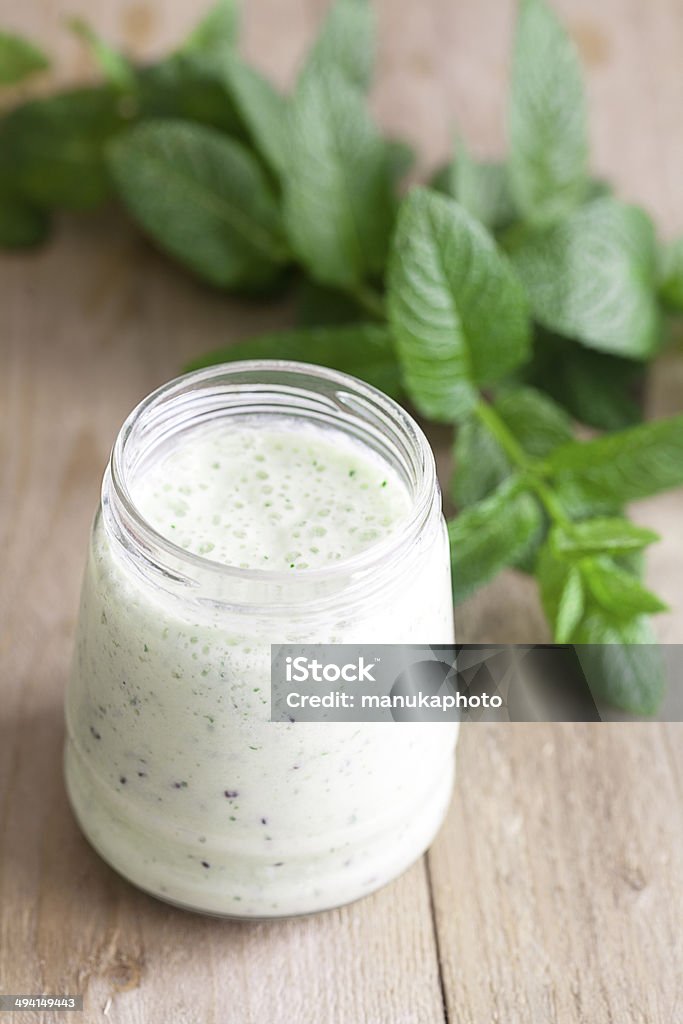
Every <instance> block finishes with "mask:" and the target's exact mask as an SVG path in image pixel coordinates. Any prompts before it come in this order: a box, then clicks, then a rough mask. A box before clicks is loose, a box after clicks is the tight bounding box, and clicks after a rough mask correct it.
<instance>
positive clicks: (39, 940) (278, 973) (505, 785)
mask: <svg viewBox="0 0 683 1024" xmlns="http://www.w3.org/2000/svg"><path fill="white" fill-rule="evenodd" d="M324 6H325V4H324V3H323V2H319V0H258V2H256V0H253V2H251V3H246V4H245V7H246V15H245V49H246V51H247V52H248V53H249V55H250V56H252V57H253V59H254V60H255V61H256V62H257V63H258V64H259V65H260V66H261V67H263V68H264V69H266V70H268V72H269V73H271V74H272V75H273V77H274V78H275V79H277V80H278V81H279V82H282V83H285V82H287V81H288V80H289V79H290V78H291V74H292V70H293V68H294V66H295V64H296V61H297V59H298V58H299V55H300V54H301V52H302V48H303V46H304V45H305V43H306V41H307V40H308V39H309V38H310V37H311V35H312V33H313V31H314V26H315V23H316V20H317V19H318V17H319V16H320V14H321V11H322V9H323V8H324ZM377 7H378V10H379V15H380V24H381V48H380V59H379V79H378V83H377V88H376V90H375V94H374V97H373V105H374V108H375V111H376V113H377V115H378V117H379V118H380V120H381V121H382V123H383V125H384V126H385V127H386V128H387V129H389V130H391V131H392V132H393V133H395V134H397V135H401V136H404V137H406V138H408V139H410V140H412V141H414V142H415V143H417V144H418V146H419V147H420V151H421V154H422V157H421V169H422V171H426V170H427V169H429V168H431V167H432V166H434V165H435V163H437V162H438V161H439V160H440V159H442V158H443V157H444V156H445V154H446V153H447V151H448V146H449V135H450V130H451V126H452V123H453V122H454V120H455V119H456V118H457V121H458V124H459V125H460V127H461V129H462V130H463V132H464V133H465V134H466V136H467V137H468V139H469V140H471V143H472V145H473V148H474V149H475V150H476V151H477V152H479V153H482V154H486V153H495V152H497V151H500V150H501V147H502V117H503V97H504V89H505V78H506V68H507V53H508V46H509V34H510V29H511V24H512V3H511V2H508V0H422V2H420V3H415V2H414V0H381V2H379V3H378V4H377ZM557 7H558V9H559V10H560V11H561V13H562V14H563V16H564V17H565V18H566V20H567V22H568V24H569V25H570V27H571V29H572V31H573V32H574V35H575V37H576V38H577V40H578V42H579V45H580V47H581V50H582V53H583V56H584V59H585V61H586V64H587V69H588V79H589V90H590V96H591V102H592V108H591V111H592V113H591V130H592V135H593V139H594V149H595V154H596V159H595V164H596V168H597V169H598V170H599V171H600V172H602V173H604V174H609V176H610V177H612V178H613V179H615V180H616V181H617V183H618V185H619V189H620V192H621V193H622V194H623V195H624V196H626V197H628V198H631V199H634V200H637V201H640V202H643V203H644V204H646V205H647V206H648V207H649V208H650V209H651V210H653V211H654V212H655V213H656V215H657V217H658V221H659V224H660V226H661V228H662V230H663V231H665V232H666V233H673V232H675V231H680V230H682V229H683V190H682V189H680V185H679V182H680V168H681V167H682V166H683V132H681V131H680V111H681V110H683V74H681V70H680V68H681V64H682V62H683V4H681V3H680V2H679V0H649V2H648V3H647V4H642V3H640V2H639V0H601V3H600V4H599V5H597V4H595V3H594V2H591V0H561V2H559V0H558V3H557ZM66 13H82V14H84V15H87V16H88V18H89V19H90V21H91V22H92V23H93V24H94V25H95V26H96V27H97V28H98V30H100V31H101V32H102V33H103V34H105V35H108V36H109V37H110V38H112V39H113V40H114V41H116V40H119V41H123V42H126V43H127V44H129V45H130V46H132V47H133V48H134V49H135V51H136V52H137V53H139V54H140V55H145V56H150V55H153V54H155V53H158V52H160V51H162V50H163V49H164V48H166V47H167V46H168V45H170V44H171V43H172V42H173V41H174V40H176V39H177V38H180V37H181V36H182V35H183V32H184V31H185V30H186V29H187V27H188V26H189V25H190V24H191V23H193V21H194V20H195V18H196V11H195V10H194V9H193V8H192V5H187V4H183V3H181V2H180V0H165V2H164V3H163V4H162V3H156V4H151V3H145V2H137V0H136V2H128V3H124V2H121V0H109V2H108V3H105V2H104V0H90V2H86V0H74V2H73V3H68V4H67V3H66V2H65V0H59V2H56V0H53V2H50V0H33V2H32V3H31V4H23V5H17V4H14V3H10V0H1V2H0V24H2V25H4V26H7V27H12V28H15V29H17V30H21V31H26V32H28V33H31V34H33V35H34V36H35V37H37V38H39V39H42V40H44V41H45V43H46V44H48V45H49V46H50V48H51V49H52V50H53V51H57V52H58V54H59V58H60V62H61V63H60V77H61V78H62V79H63V80H64V81H68V80H75V79H77V78H79V77H80V76H82V75H83V74H87V73H88V72H89V67H88V65H87V62H85V61H84V58H83V56H82V54H81V52H80V50H79V48H78V46H77V45H76V44H75V43H74V42H73V41H72V40H70V39H69V37H68V36H67V35H66V34H65V33H63V32H62V31H61V30H60V28H59V25H60V21H61V19H62V18H63V16H64V15H65V14H66ZM0 265H1V267H0V310H2V331H1V333H0V353H1V355H2V361H1V364H0V365H1V372H0V551H1V552H2V575H1V577H0V659H1V667H0V991H38V990H46V991H60V990H61V991H72V992H74V991H80V992H84V993H85V995H86V1005H87V1012H86V1013H85V1014H84V1015H83V1017H82V1018H81V1019H83V1020H85V1021H86V1022H88V1024H90V1022H91V1021H93V1022H94V1021H112V1022H114V1024H128V1022H131V1024H138V1022H140V1024H142V1022H144V1024H157V1022H159V1024H162V1022H163V1024H166V1022H173V1024H185V1022H187V1024H190V1022H191V1024H194V1022H197V1024H207V1022H213V1021H216V1022H219V1024H222V1022H235V1024H246V1022H258V1024H270V1022H278V1024H279V1022H280V1021H286V1022H287V1024H290V1022H291V1024H299V1022H302V1024H307V1022H309V1021H310V1022H311V1024H313V1022H315V1024H318V1022H332V1024H337V1022H339V1024H383V1022H392V1024H393V1022H406V1024H407V1022H411V1024H413V1022H414V1024H439V1022H441V1021H444V1020H448V1021H451V1022H458V1024H461V1022H463V1024H470V1022H473V1024H488V1022H501V1024H516V1022H523V1021H524V1022H526V1021H533V1022H534V1024H536V1022H546V1021H548V1022H555V1021H558V1022H559V1021H561V1022H563V1024H565V1022H567V1024H575V1022H576V1024H579V1022H586V1024H602V1022H605V1024H611V1022H614V1024H631V1022H634V1024H636V1022H638V1024H640V1022H642V1024H677V1022H678V1021H679V1020H682V1019H683V976H682V973H681V972H682V966H681V965H682V961H683V957H682V955H681V954H682V950H681V937H680V931H681V929H680V922H681V920H683V914H682V910H683V907H682V905H681V892H682V891H683V860H682V853H681V851H682V850H683V820H682V816H681V796H682V794H683V753H682V746H681V739H682V737H683V733H682V732H681V729H680V727H679V726H668V727H660V726H655V725H645V726H621V725H614V726H553V725H543V726H524V727H522V726H519V727H508V728H506V727H483V726H473V727H470V728H469V729H467V730H465V731H464V735H463V737H462V741H461V745H460V749H459V753H458V773H459V778H458V786H457V790H456V795H455V798H454V802H453V805H452V808H451V812H450V814H449V818H448V821H447V824H446V826H445V828H444V830H443V832H442V834H441V836H440V837H439V839H438V841H437V843H436V844H435V846H434V848H433V850H432V852H431V854H430V855H429V857H428V858H427V859H424V860H423V861H422V862H421V863H420V864H418V865H416V866H415V867H414V868H413V869H412V871H410V872H409V873H408V874H407V875H405V876H404V877H403V878H402V879H400V880H399V881H398V882H396V883H394V884H393V885H392V886H390V887H389V888H388V889H386V890H384V891H383V892H380V893H378V894H377V895H375V896H373V897H371V898H370V899H367V900H365V901H363V902H361V903H358V904H355V905H354V906H351V907H348V908H345V909H344V910H341V911H335V912H333V913H330V914H326V915H322V916H319V917H314V918H310V919H307V920H302V921H294V922H286V923H282V924H273V925H270V924H269V925H238V924H233V923H226V922H221V921H214V920H210V919H203V918H200V917H197V916H193V915H189V914H184V913H182V912H180V911H175V910H172V909H170V908H166V907H164V906H163V905H161V904H158V903H156V902H155V901H153V900H151V899H148V898H147V897H144V896H142V895H141V894H139V893H137V892H136V891H135V890H133V889H132V888H131V887H129V886H128V885H127V884H126V883H124V882H123V881H121V880H120V879H118V878H117V876H116V875H115V874H114V873H113V872H112V871H110V870H109V869H108V868H107V867H106V866H105V865H104V864H102V863H101V862H100V860H99V859H98V858H97V857H96V856H95V855H94V854H93V853H92V852H91V851H90V849H89V847H88V846H87V845H86V843H85V842H84V841H83V840H82V839H81V837H80V835H79V833H78V831H77V829H76V827H75V825H74V824H73V821H72V819H71V816H70V814H69V811H68V809H67V806H66V800H65V796H64V789H63V784H62V780H61V774H60V757H61V746H62V741H63V727H62V711H61V703H62V696H63V690H64V684H65V679H66V674H67V671H68V662H69V657H70V650H71V644H72V634H73V628H74V622H75V611H76V604H77V597H78V588H79V583H80V572H81V568H82V564H83V557H84V548H85V539H86V535H87V530H88V525H89V520H90V517H91V515H92V511H93V509H94V505H95V502H96V499H97V493H98V488H99V481H100V477H101V472H102V467H103V465H104V461H105V459H106V456H107V453H108V450H109V447H110V445H111V443H112V440H113V438H114V435H115V433H116V430H117V428H118V425H119V424H120V422H121V420H122V419H123V417H124V416H125V414H126V413H127V412H128V410H129V409H130V408H131V407H132V406H133V405H134V404H135V402H136V401H137V400H138V399H139V398H140V397H142V395H143V394H145V393H146V392H148V391H149V390H150V389H151V388H153V387H154V386H156V385H157V384H159V383H160V382H161V381H163V380H165V379H168V378H169V377H172V376H174V375H175V374H176V373H177V372H178V371H179V369H180V368H181V367H182V364H183V362H184V361H185V360H187V359H188V358H190V357H191V356H192V355H194V354H197V353H200V352H202V351H204V350H206V349H208V348H210V347H212V346H217V345H219V344H224V343H225V341H226V340H227V339H230V338H239V337H244V336H248V335H249V334H250V333H253V332H255V331H257V330H261V329H264V328H266V327H271V326H275V325H277V324H279V323H281V322H282V321H283V320H284V319H286V317H287V312H288V311H287V308H286V307H283V306H282V305H273V306H269V307H267V308H259V307H249V306H244V305H239V304H236V303H233V302H230V301H229V300H226V299H224V298H222V297H220V296H218V295H216V294H215V293H213V292H210V291H209V290H207V289H204V288H202V287H201V286H199V285H197V284H194V283H193V282H191V281H189V280H188V279H187V278H186V277H185V276H184V275H183V274H182V273H180V272H179V271H178V270H177V269H175V268H173V267H172V266H170V265H169V264H168V263H166V262H165V261H164V260H162V259H161V258H160V257H159V256H158V255H156V254H155V253H154V252H153V251H152V250H151V249H150V247H149V246H148V245H146V244H145V243H144V242H142V241H141V240H140V239H139V237H138V236H136V235H135V234H134V233H132V232H131V231H130V230H129V228H128V227H127V226H126V224H125V223H123V222H122V220H121V218H120V217H119V216H118V215H116V214H113V213H111V212H108V213H103V214H97V215H94V216H89V217H84V218H79V219H73V218H65V219H64V223H63V224H62V225H61V226H60V231H59V235H58V238H57V240H56V241H55V242H54V244H52V245H50V246H49V247H48V248H46V249H45V250H44V251H41V252H39V253H36V254H27V255H22V256H12V257H9V256H2V258H1V260H0ZM682 399H683V360H682V359H681V358H680V357H679V356H676V355H673V356H670V357H667V360H666V363H665V364H663V365H662V366H661V367H660V368H659V370H658V371H657V373H656V375H655V377H654V379H653V382H652V388H651V408H652V412H653V413H661V412H672V411H675V410H680V408H681V404H682ZM682 512H683V498H682V496H681V494H680V493H679V494H675V495H667V496H664V497H662V498H658V499H656V500H653V501H649V502H645V503H642V504H641V506H640V507H639V508H638V509H637V515H638V517H639V519H640V520H641V521H642V522H646V523H649V524H652V525H653V526H654V527H655V528H657V529H659V530H660V531H662V532H663V533H664V541H663V543H662V544H661V545H659V546H658V547H657V548H656V549H655V551H654V552H653V555H652V558H651V560H650V569H649V572H650V576H651V581H652V583H653V584H655V585H656V586H657V588H658V589H659V591H660V592H662V593H663V594H664V596H665V597H666V598H667V599H668V600H669V602H670V603H671V604H672V605H673V606H674V608H675V610H674V611H672V612H671V613H668V614H667V615H666V616H662V618H661V624H660V632H661V635H662V637H663V638H667V639H669V640H676V639H680V638H681V636H682V635H683V584H682V583H681V580H682V579H683V530H681V527H680V523H681V520H682V518H683V517H682ZM458 630H459V634H460V637H461V638H462V639H469V640H475V639H486V640H489V641H497V640H515V639H516V640H520V639H525V640H537V639H542V638H543V637H544V636H545V632H544V631H545V627H544V624H543V620H542V617H541V615H540V612H539V609H538V603H537V600H536V597H535V593H534V589H533V585H532V584H530V582H529V581H527V580H524V579H522V578H521V577H518V576H515V575H514V574H511V573H510V574H505V575H504V576H502V577H501V578H500V579H499V580H497V581H496V582H495V583H494V584H492V585H491V586H490V587H488V588H486V589H485V590H484V591H482V592H481V593H480V594H479V595H477V596H476V597H475V598H474V599H473V600H472V601H471V602H469V603H468V605H467V606H466V607H465V608H463V609H461V610H460V612H459V617H458ZM0 1016H1V1015H0ZM7 1019H8V1020H18V1019H19V1018H14V1017H13V1018H10V1017H9V1015H8V1017H7ZM21 1020H22V1021H33V1020H41V1021H47V1020H50V1016H49V1015H47V1014H43V1015H41V1016H40V1017H38V1016H37V1015H34V1016H32V1015H30V1014H26V1015H24V1016H23V1017H21Z"/></svg>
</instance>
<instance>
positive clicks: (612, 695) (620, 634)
mask: <svg viewBox="0 0 683 1024" xmlns="http://www.w3.org/2000/svg"><path fill="white" fill-rule="evenodd" d="M573 639H574V642H575V643H576V644H577V647H576V653H577V656H578V658H579V661H580V663H581V667H582V668H583V671H584V673H585V675H586V680H587V682H588V685H589V686H590V688H591V690H592V691H593V694H594V696H596V697H599V698H602V699H604V700H606V701H608V702H609V703H610V704H613V705H615V706H616V707H620V708H624V709H625V710H627V711H631V712H632V713H634V714H638V715H652V714H654V713H655V711H656V710H657V707H658V706H659V703H660V701H661V698H662V694H663V692H664V685H665V682H664V666H663V663H662V655H661V651H660V650H659V648H658V647H657V645H656V642H655V638H654V635H653V633H652V628H651V626H650V621H649V619H648V618H646V617H645V616H639V617H637V618H635V619H631V620H629V621H628V622H622V621H621V620H619V619H617V618H615V617H613V616H610V615H609V614H607V613H606V612H603V611H601V610H600V609H595V610H592V611H591V612H590V613H589V614H588V615H586V616H585V618H584V619H583V621H582V622H581V623H580V625H579V626H578V628H577V630H576V631H575V634H574V638H573ZM581 645H586V646H581Z"/></svg>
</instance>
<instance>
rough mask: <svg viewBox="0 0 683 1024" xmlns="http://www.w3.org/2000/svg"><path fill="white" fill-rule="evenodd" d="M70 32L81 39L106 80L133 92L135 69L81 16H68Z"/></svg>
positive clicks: (135, 79) (122, 89)
mask: <svg viewBox="0 0 683 1024" xmlns="http://www.w3.org/2000/svg"><path fill="white" fill-rule="evenodd" d="M67 24H68V26H69V28H70V29H71V30H72V32H73V33H74V34H75V35H76V36H78V37H79V39H82V40H83V42H84V43H85V44H86V46H87V47H88V49H89V51H90V52H91V53H92V55H93V57H94V58H95V60H96V61H97V64H98V65H99V67H100V70H101V71H102V73H103V74H104V77H105V78H106V80H107V81H108V82H109V83H110V84H111V85H113V86H116V88H117V89H120V90H121V91H122V92H133V91H134V90H135V89H136V86H137V78H136V74H135V70H134V68H133V66H132V64H131V63H130V61H129V60H128V59H127V58H126V57H124V56H123V54H122V53H119V52H118V50H115V49H114V47H112V46H110V45H109V44H108V43H105V42H104V40H103V39H100V37H99V36H98V35H97V34H96V33H95V32H94V31H93V29H92V28H91V27H90V25H88V24H87V22H86V21H84V19H83V18H69V20H68V22H67Z"/></svg>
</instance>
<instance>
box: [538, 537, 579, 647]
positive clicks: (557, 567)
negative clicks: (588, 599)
mask: <svg viewBox="0 0 683 1024" xmlns="http://www.w3.org/2000/svg"><path fill="white" fill-rule="evenodd" d="M536 576H537V578H538V585H539V588H540V596H541V604H542V605H543V610H544V612H545V614H546V617H547V619H548V621H549V623H550V625H551V626H552V630H553V637H554V639H555V642H556V643H558V644H566V643H569V642H570V641H571V639H572V636H573V633H574V631H575V629H576V627H577V626H578V624H579V622H580V621H581V617H582V615H583V612H584V607H585V593H584V586H583V581H582V578H581V573H580V572H579V570H578V568H577V566H576V565H572V563H571V562H568V561H567V560H566V559H563V558H561V557H559V556H558V554H557V553H556V551H555V549H554V547H553V545H552V544H551V543H550V542H549V541H547V542H546V543H545V544H544V545H543V547H542V548H541V550H540V551H539V554H538V560H537V562H536Z"/></svg>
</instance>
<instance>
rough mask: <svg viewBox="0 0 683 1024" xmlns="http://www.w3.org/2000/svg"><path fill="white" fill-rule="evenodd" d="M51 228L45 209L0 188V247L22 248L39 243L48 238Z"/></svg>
mask: <svg viewBox="0 0 683 1024" xmlns="http://www.w3.org/2000/svg"><path fill="white" fill-rule="evenodd" d="M49 230H50V222H49V219H48V216H47V214H46V213H45V211H44V210H38V209H36V208H35V207H33V206H30V205H29V204H28V203H26V202H24V200H23V199H22V198H21V197H20V196H17V195H16V194H13V193H12V192H10V191H6V190H4V189H0V247H3V248H6V249H20V248H24V247H26V246H30V245H37V244H38V243H39V242H42V241H44V240H45V238H47V236H48V233H49Z"/></svg>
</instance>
